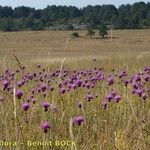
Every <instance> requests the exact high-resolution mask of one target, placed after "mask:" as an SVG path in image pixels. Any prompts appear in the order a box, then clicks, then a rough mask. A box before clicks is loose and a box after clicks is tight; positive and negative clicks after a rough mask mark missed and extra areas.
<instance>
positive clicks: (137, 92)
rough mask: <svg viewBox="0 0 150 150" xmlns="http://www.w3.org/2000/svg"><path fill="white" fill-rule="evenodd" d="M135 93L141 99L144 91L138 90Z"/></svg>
mask: <svg viewBox="0 0 150 150" xmlns="http://www.w3.org/2000/svg"><path fill="white" fill-rule="evenodd" d="M135 93H136V94H137V95H138V96H139V97H141V96H142V93H143V91H142V90H141V89H137V90H136V91H135Z"/></svg>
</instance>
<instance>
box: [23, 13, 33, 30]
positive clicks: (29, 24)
mask: <svg viewBox="0 0 150 150" xmlns="http://www.w3.org/2000/svg"><path fill="white" fill-rule="evenodd" d="M33 26H34V17H33V14H30V15H29V16H28V17H27V18H26V19H25V21H24V27H25V28H30V29H32V27H33Z"/></svg>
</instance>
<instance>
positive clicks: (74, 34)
mask: <svg viewBox="0 0 150 150" xmlns="http://www.w3.org/2000/svg"><path fill="white" fill-rule="evenodd" d="M70 35H71V37H72V38H79V33H78V32H73V33H71V34H70Z"/></svg>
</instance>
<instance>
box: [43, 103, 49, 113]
mask: <svg viewBox="0 0 150 150" xmlns="http://www.w3.org/2000/svg"><path fill="white" fill-rule="evenodd" d="M41 105H42V106H43V107H44V111H47V110H48V107H49V103H48V102H42V104H41Z"/></svg>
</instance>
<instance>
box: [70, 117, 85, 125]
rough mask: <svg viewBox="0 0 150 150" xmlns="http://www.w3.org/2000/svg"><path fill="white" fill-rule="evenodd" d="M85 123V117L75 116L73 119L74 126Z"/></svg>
mask: <svg viewBox="0 0 150 150" xmlns="http://www.w3.org/2000/svg"><path fill="white" fill-rule="evenodd" d="M82 122H84V117H83V116H75V117H73V119H72V123H73V125H79V126H80V125H81V123H82Z"/></svg>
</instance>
